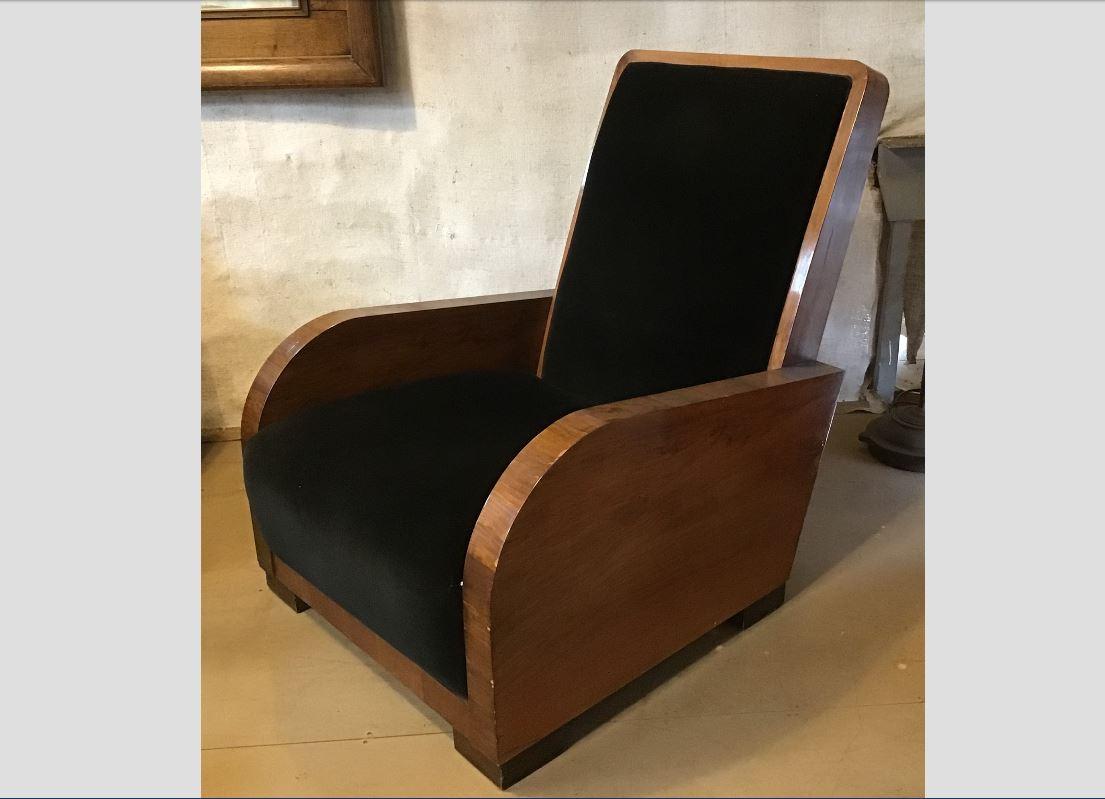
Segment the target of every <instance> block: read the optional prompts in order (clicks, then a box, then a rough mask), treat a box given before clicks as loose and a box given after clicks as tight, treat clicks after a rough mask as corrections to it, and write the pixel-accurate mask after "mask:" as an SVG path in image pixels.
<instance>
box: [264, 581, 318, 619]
mask: <svg viewBox="0 0 1105 799" xmlns="http://www.w3.org/2000/svg"><path fill="white" fill-rule="evenodd" d="M265 582H266V583H268V585H269V590H271V591H272V592H273V593H274V594H276V595H277V596H278V597H280V601H281V602H283V603H284V604H285V605H287V606H288V607H289V608H291V609H292V610H294V611H295V612H296V613H302V612H303V611H305V610H310V609H311V606H310V605H308V604H307V603H306V602H304V601H303V600H302V599H300V598H299V597H297V596H296V595H295V594H294V593H292V589H290V588H288V586H286V585H284V584H283V583H282V582H280V581H279V580H277V579H276V578H275V577H273V576H272V575H271V574H266V575H265Z"/></svg>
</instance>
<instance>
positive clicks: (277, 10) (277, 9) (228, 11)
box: [200, 0, 311, 19]
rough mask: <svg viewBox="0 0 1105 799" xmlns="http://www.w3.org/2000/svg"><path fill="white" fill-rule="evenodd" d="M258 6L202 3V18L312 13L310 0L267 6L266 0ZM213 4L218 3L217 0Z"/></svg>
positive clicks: (294, 0)
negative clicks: (223, 6)
mask: <svg viewBox="0 0 1105 799" xmlns="http://www.w3.org/2000/svg"><path fill="white" fill-rule="evenodd" d="M259 2H261V5H260V6H259V7H257V8H248V7H247V8H235V7H230V8H204V7H203V6H204V4H205V3H204V2H201V3H200V16H201V18H202V19H249V18H251V17H307V16H310V14H311V6H310V0H291V2H292V3H294V4H295V5H291V6H274V7H265V6H264V0H259ZM213 4H215V5H218V2H217V0H213Z"/></svg>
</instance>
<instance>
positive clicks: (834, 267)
mask: <svg viewBox="0 0 1105 799" xmlns="http://www.w3.org/2000/svg"><path fill="white" fill-rule="evenodd" d="M637 62H659V63H665V64H686V65H698V66H716V67H733V68H744V69H772V70H786V71H792V72H815V73H821V74H827V75H843V76H846V77H848V78H850V79H851V80H852V89H851V91H850V92H849V94H848V100H847V101H846V103H845V108H844V114H843V116H842V118H841V122H840V127H839V128H838V130H837V136H836V140H835V141H834V142H833V148H832V151H831V152H830V154H829V162H828V164H827V166H826V169H825V175H824V177H823V178H822V183H821V188H820V190H819V191H818V194H817V198H816V199H815V201H814V207H813V210H812V212H811V213H810V222H809V225H808V227H807V229H806V234H805V237H804V238H803V241H802V246H801V249H800V251H799V254H798V260H797V262H796V263H795V268H794V276H793V278H792V280H791V287H790V290H789V292H788V294H787V299H786V301H785V303H784V306H783V312H782V314H781V315H780V318H779V328H778V331H777V332H776V335H775V342H774V344H773V346H772V352H771V357H770V360H769V362H768V369H778V368H779V367H780V366H782V365H783V364H784V363H786V364H788V365H790V364H795V363H802V362H805V361H811V360H815V359H816V358H817V351H818V348H819V347H820V344H821V335H822V333H823V332H824V329H825V320H826V319H827V318H828V312H829V305H830V304H831V303H832V297H833V293H834V292H835V291H836V282H837V279H838V278H839V276H840V268H841V266H842V265H843V263H844V254H845V251H846V250H847V246H848V239H849V237H850V235H851V231H852V225H853V223H854V222H855V215H856V210H857V209H858V207H859V201H860V195H861V194H862V190H863V182H864V179H865V178H866V176H867V165H868V164H869V163H870V161H871V155H872V153H873V152H874V150H875V143H876V139H877V137H878V133H879V125H880V124H881V122H882V116H883V111H884V110H885V109H886V101H887V96H888V92H889V89H888V84H887V81H886V78H885V77H884V76H883V75H881V74H880V73H879V72H876V71H875V70H873V69H871V68H870V67H868V66H867V65H865V64H862V63H860V62H859V61H850V60H840V59H830V58H788V57H778V56H751V55H720V54H715V53H682V52H666V51H661V50H630V51H629V52H627V53H626V54H625V55H623V56H622V57H621V60H620V61H618V65H617V67H616V68H615V70H614V77H613V79H612V80H611V81H610V88H609V89H608V90H607V92H606V101H605V103H604V105H603V110H602V115H601V116H600V117H599V125H598V128H599V129H601V128H602V120H603V118H605V116H606V110H607V108H608V107H609V106H610V98H611V97H612V96H613V94H614V89H615V88H616V87H617V85H618V81H619V80H620V79H621V76H622V73H623V72H624V71H625V69H626V67H627V66H629V65H630V64H633V63H637ZM597 139H598V129H596V131H595V139H594V140H592V150H593V149H594V141H595V140H597ZM586 182H587V175H586V173H584V177H583V181H582V184H583V185H581V186H580V189H579V192H578V193H577V195H576V204H575V209H574V210H573V212H572V220H571V222H570V223H569V226H568V235H567V237H566V239H565V241H564V251H563V253H562V255H561V258H560V272H559V273H558V276H557V285H558V286H559V285H560V275H563V273H564V264H565V263H566V262H567V260H568V251H569V250H570V249H571V244H572V235H573V234H574V233H575V226H576V219H577V217H578V216H579V205H580V202H581V201H582V199H583V188H584V186H585V185H586ZM555 304H556V298H555V295H554V298H553V305H554V307H555ZM551 327H552V313H551V312H550V314H549V318H548V321H547V322H546V324H545V339H544V341H543V342H542V346H541V360H540V362H539V363H538V374H541V373H542V371H543V368H544V357H545V342H547V341H548V337H549V330H550V328H551Z"/></svg>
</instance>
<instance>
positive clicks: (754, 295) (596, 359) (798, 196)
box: [542, 62, 851, 403]
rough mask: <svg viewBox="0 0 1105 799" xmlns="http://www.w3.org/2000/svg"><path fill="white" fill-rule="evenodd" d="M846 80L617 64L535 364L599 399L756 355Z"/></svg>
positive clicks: (673, 383) (768, 334)
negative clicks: (618, 73) (618, 72)
mask: <svg viewBox="0 0 1105 799" xmlns="http://www.w3.org/2000/svg"><path fill="white" fill-rule="evenodd" d="M850 88H851V80H850V79H849V78H847V77H844V76H841V75H829V74H821V73H812V72H793V71H782V70H764V69H750V68H734V67H715V66H697V65H695V66H689V65H680V64H668V63H654V62H634V63H630V64H628V66H627V67H626V68H625V71H624V72H623V73H622V75H621V77H620V79H619V80H618V82H617V85H616V87H615V89H614V92H613V94H612V95H611V97H610V100H609V103H608V106H607V110H606V114H605V116H604V118H603V121H602V125H601V127H600V130H599V134H598V138H597V140H596V142H595V148H594V152H593V154H592V156H591V163H590V166H589V167H588V171H587V178H586V182H585V184H584V189H583V194H582V198H581V200H580V205H579V210H578V213H577V216H576V222H575V229H574V232H573V234H572V239H571V244H570V248H569V250H568V253H567V255H566V259H565V262H564V268H563V271H562V273H561V277H560V283H559V285H558V286H557V293H556V299H555V303H554V306H553V311H552V321H551V324H550V328H549V335H548V340H547V342H546V347H545V353H544V361H543V368H542V377H543V378H544V379H545V380H548V381H549V382H550V383H551V384H552V385H554V386H556V387H557V388H559V389H562V390H564V391H566V392H568V393H569V394H572V395H574V396H575V397H577V398H578V399H580V400H582V401H584V402H587V403H601V402H609V401H612V400H616V399H623V398H626V397H633V396H640V395H643V394H650V393H654V392H657V391H666V390H669V389H673V388H681V387H683V386H689V385H695V384H698V383H704V382H709V381H711V380H720V379H722V378H726V377H735V376H738V375H742V374H748V373H751V372H757V371H761V370H763V369H764V368H766V366H767V363H768V358H769V356H770V353H771V348H772V344H773V342H774V338H775V334H776V330H777V328H778V325H779V318H780V314H781V312H782V309H783V303H784V300H785V299H786V295H787V291H788V289H789V287H790V283H791V278H792V276H793V274H794V269H795V265H796V262H797V259H798V255H799V250H800V248H801V244H802V239H803V236H804V234H805V231H806V227H807V224H808V223H809V219H810V213H811V210H812V208H813V204H814V199H815V197H816V195H817V191H818V188H819V186H820V184H821V180H822V176H823V173H824V171H825V166H826V163H827V161H828V158H829V153H830V150H831V149H832V145H833V140H834V138H835V136H836V132H837V128H838V127H839V125H840V121H841V117H842V114H843V111H844V106H845V101H846V100H847V97H848V93H849V90H850Z"/></svg>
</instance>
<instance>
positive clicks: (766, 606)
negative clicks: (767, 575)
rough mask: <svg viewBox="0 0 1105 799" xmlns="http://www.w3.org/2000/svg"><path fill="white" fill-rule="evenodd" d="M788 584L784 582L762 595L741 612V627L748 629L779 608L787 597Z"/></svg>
mask: <svg viewBox="0 0 1105 799" xmlns="http://www.w3.org/2000/svg"><path fill="white" fill-rule="evenodd" d="M786 589H787V584H786V583H783V584H782V585H780V586H779V587H778V588H776V589H775V590H774V591H772V592H771V593H770V594H766V595H765V596H762V597H760V598H759V599H757V600H756V601H755V602H753V603H752V604H751V605H749V606H748V607H746V608H745V609H744V610H742V611H741V612H740V628H741V629H742V630H747V629H748V628H749V627H751V626H752V625H753V624H755V623H756V622H758V621H761V620H763V619H764V618H766V617H767V616H768V615H769V614H771V613H772V612H773V611H775V610H778V609H779V607H780V606H781V605H782V604H783V599H784V598H785V597H786Z"/></svg>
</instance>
